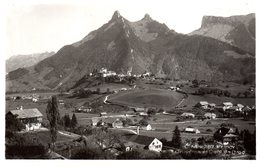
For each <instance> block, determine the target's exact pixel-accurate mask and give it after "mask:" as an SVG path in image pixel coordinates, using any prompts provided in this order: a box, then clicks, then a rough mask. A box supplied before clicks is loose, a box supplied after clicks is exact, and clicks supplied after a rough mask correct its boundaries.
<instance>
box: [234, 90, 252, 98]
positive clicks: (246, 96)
mask: <svg viewBox="0 0 260 167" xmlns="http://www.w3.org/2000/svg"><path fill="white" fill-rule="evenodd" d="M236 97H237V98H240V97H244V98H249V97H253V98H254V97H255V93H251V92H250V91H244V92H238V93H237V95H236Z"/></svg>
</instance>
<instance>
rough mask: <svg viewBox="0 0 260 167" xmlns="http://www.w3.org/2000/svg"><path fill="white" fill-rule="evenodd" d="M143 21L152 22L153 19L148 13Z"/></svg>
mask: <svg viewBox="0 0 260 167" xmlns="http://www.w3.org/2000/svg"><path fill="white" fill-rule="evenodd" d="M142 20H147V21H152V20H153V19H152V18H151V17H150V15H149V14H147V13H146V14H145V15H144V18H143V19H142Z"/></svg>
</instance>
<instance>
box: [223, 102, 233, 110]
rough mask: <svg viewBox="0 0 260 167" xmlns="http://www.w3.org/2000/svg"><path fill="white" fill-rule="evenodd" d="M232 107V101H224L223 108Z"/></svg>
mask: <svg viewBox="0 0 260 167" xmlns="http://www.w3.org/2000/svg"><path fill="white" fill-rule="evenodd" d="M230 107H233V104H232V103H231V102H224V103H223V110H224V111H225V110H226V109H229V108H230Z"/></svg>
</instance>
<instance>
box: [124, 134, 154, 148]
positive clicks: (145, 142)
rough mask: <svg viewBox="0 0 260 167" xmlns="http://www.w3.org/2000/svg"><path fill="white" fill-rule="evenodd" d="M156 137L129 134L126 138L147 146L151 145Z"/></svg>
mask: <svg viewBox="0 0 260 167" xmlns="http://www.w3.org/2000/svg"><path fill="white" fill-rule="evenodd" d="M154 139H156V138H154V137H149V136H142V135H127V138H126V140H128V141H131V142H134V143H138V144H141V145H145V146H148V145H150V144H151V143H152V142H153V140H154Z"/></svg>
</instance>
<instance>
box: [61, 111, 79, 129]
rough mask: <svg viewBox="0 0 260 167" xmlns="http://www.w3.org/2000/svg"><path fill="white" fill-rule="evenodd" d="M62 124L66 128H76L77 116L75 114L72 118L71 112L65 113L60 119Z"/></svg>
mask: <svg viewBox="0 0 260 167" xmlns="http://www.w3.org/2000/svg"><path fill="white" fill-rule="evenodd" d="M59 124H60V125H63V127H64V128H65V129H67V128H76V126H77V125H78V121H77V117H76V115H75V114H73V115H72V118H70V116H69V114H65V115H64V116H63V117H62V118H61V119H60V121H59Z"/></svg>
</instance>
